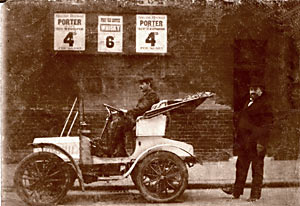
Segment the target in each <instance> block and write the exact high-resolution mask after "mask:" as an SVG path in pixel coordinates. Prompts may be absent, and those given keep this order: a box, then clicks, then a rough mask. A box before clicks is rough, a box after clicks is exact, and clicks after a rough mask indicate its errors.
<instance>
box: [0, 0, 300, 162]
mask: <svg viewBox="0 0 300 206" xmlns="http://www.w3.org/2000/svg"><path fill="white" fill-rule="evenodd" d="M102 3H103V2H102ZM103 4H105V5H102V4H97V5H93V7H90V6H74V5H73V6H69V5H63V4H59V5H58V4H53V2H52V3H49V2H48V3H36V2H35V3H29V1H26V3H20V2H18V3H14V2H10V3H9V4H6V6H7V8H8V10H7V15H6V16H7V19H6V21H5V27H6V35H5V52H6V57H5V62H4V63H5V74H4V79H5V106H4V107H3V109H4V114H5V124H4V136H5V139H6V142H7V143H8V146H6V147H5V148H9V147H10V148H11V149H23V147H25V145H26V143H28V142H31V141H32V140H33V138H34V137H37V136H57V135H59V134H60V131H61V129H62V127H63V123H64V119H65V118H66V116H67V111H68V109H69V108H70V107H71V105H72V103H73V101H74V99H75V97H76V96H78V95H79V94H81V95H82V96H83V98H84V99H85V102H84V106H85V110H86V114H87V117H86V118H87V121H88V123H90V124H91V127H92V128H93V130H94V132H95V134H96V135H97V134H99V133H100V131H101V129H99V128H102V126H103V124H104V119H105V114H104V112H105V111H104V108H103V107H102V103H108V104H111V105H114V106H117V107H121V108H127V109H129V108H132V107H133V106H134V105H135V104H136V101H137V100H138V98H139V96H140V95H141V94H140V91H139V89H138V88H137V84H136V80H137V78H139V77H140V76H143V75H145V76H152V77H153V78H154V79H155V85H156V90H157V92H158V93H159V95H160V97H161V99H174V98H181V97H184V96H186V95H188V94H192V93H194V92H197V91H212V92H215V93H216V94H217V95H216V97H215V99H214V101H213V102H210V105H209V107H208V108H207V109H205V110H196V111H195V112H193V113H191V114H188V115H186V114H184V115H175V116H174V117H173V118H172V119H173V121H172V124H171V126H170V128H169V130H168V136H169V137H170V138H174V139H179V140H183V141H187V142H188V143H191V144H193V145H194V147H195V151H196V154H197V155H200V156H202V158H203V159H205V160H213V161H215V160H224V159H228V157H229V156H230V155H231V151H232V142H233V129H232V111H233V109H232V105H233V103H232V101H233V79H234V76H233V68H234V54H233V44H234V40H236V39H258V40H266V38H267V40H268V45H267V57H266V59H267V60H266V71H267V72H266V77H265V82H266V84H267V85H266V87H267V89H268V90H269V91H271V94H272V95H273V102H272V104H273V106H274V107H275V108H276V112H277V113H276V117H277V119H276V123H275V129H274V132H273V136H274V141H273V142H272V144H271V146H270V148H271V150H270V155H272V156H275V157H276V158H277V159H291V158H295V156H297V155H292V152H288V151H293V153H294V154H297V152H299V151H298V150H299V146H298V145H297V144H296V143H297V142H299V136H300V135H299V130H297V125H298V124H299V118H298V117H299V115H298V114H299V112H298V111H299V108H298V106H297V105H298V104H297V102H298V101H297V98H298V99H299V95H298V93H297V91H298V90H297V89H292V90H291V93H292V94H293V95H294V96H293V98H292V101H293V102H290V100H289V99H291V98H289V96H290V95H289V93H287V92H286V91H288V88H289V85H291V81H290V79H291V78H290V76H291V75H292V74H294V73H295V74H299V73H297V72H294V71H297V68H298V69H299V51H298V50H296V51H294V50H292V49H291V46H290V45H291V43H290V41H289V40H288V38H287V37H286V36H285V35H284V32H282V31H278V30H276V28H277V27H276V25H274V24H275V22H272V21H268V20H269V19H267V17H265V16H264V13H265V11H264V10H259V8H257V9H255V13H254V12H253V11H254V10H253V9H251V7H241V8H230V7H229V8H221V7H218V6H209V5H198V7H197V6H194V7H176V6H174V7H169V8H156V9H153V8H147V7H143V8H136V7H133V6H126V5H125V4H124V5H122V6H121V7H119V6H118V5H117V4H111V5H108V4H107V3H103ZM55 11H59V12H86V14H87V18H89V17H93V18H94V17H95V16H96V15H97V13H112V14H116V15H124V22H125V24H126V25H127V26H128V27H126V28H127V31H125V34H124V45H125V44H126V45H127V46H126V51H129V52H127V53H125V54H117V55H111V54H101V55H100V54H95V53H94V54H93V53H91V47H93V45H92V43H93V42H88V43H87V45H89V48H88V49H87V50H88V51H87V52H86V53H84V52H82V53H76V52H75V53H74V52H73V53H72V52H71V53H57V52H54V51H53V44H52V43H53V39H52V38H53V29H52V26H51V25H52V24H53V15H52V14H53V12H55ZM137 13H161V14H167V15H168V54H167V55H141V54H135V53H134V52H132V51H134V48H133V47H130V46H128V45H135V44H134V43H135V38H134V37H135V28H134V24H131V23H132V22H129V20H130V19H135V18H134V17H135V14H137ZM258 17H259V18H258ZM89 19H90V18H89ZM89 21H90V20H89ZM51 22H52V24H51ZM270 22H271V23H270ZM45 25H50V26H49V27H45ZM90 25H97V22H92V21H90V22H89V26H90ZM130 25H131V26H130ZM16 28H17V29H16ZM88 38H89V37H88ZM94 46H95V45H94ZM291 51H293V52H291ZM291 53H293V54H295V53H296V55H294V56H291V55H290V54H291ZM291 62H293V63H291ZM297 62H298V63H297ZM291 68H293V72H290V69H291ZM295 84H297V82H296V83H293V85H295ZM293 88H295V87H293ZM299 102H300V100H299ZM216 105H217V106H216ZM292 109H293V110H292ZM282 114H287V117H288V118H287V120H283V119H281V118H280V117H282V116H283V115H282ZM296 114H297V115H298V116H297V115H296ZM298 128H299V127H298ZM74 129H75V128H74ZM74 131H75V133H76V129H75V130H74ZM282 145H285V146H282ZM284 151H286V152H284Z"/></svg>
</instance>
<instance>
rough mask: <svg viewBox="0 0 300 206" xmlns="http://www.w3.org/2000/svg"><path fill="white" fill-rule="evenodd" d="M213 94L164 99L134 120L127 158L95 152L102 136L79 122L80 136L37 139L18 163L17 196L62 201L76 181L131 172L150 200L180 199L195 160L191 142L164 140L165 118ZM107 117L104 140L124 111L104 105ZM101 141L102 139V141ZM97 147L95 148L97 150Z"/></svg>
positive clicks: (40, 202) (40, 204)
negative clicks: (96, 136)
mask: <svg viewBox="0 0 300 206" xmlns="http://www.w3.org/2000/svg"><path fill="white" fill-rule="evenodd" d="M213 95H214V94H213V93H211V92H199V93H197V94H194V95H190V96H188V97H186V98H184V99H177V100H162V101H160V102H159V103H157V104H155V105H153V106H152V108H151V110H149V111H147V112H146V113H144V115H142V116H140V117H138V118H137V120H136V128H135V146H134V149H133V152H132V153H131V154H130V155H129V156H127V157H113V156H103V157H101V156H99V155H94V154H93V153H92V150H95V149H97V146H98V145H99V138H94V137H92V136H90V130H88V129H87V128H86V126H85V124H84V123H81V125H80V129H79V132H78V133H79V134H78V136H69V134H70V130H71V129H72V127H73V124H74V122H75V119H76V118H77V114H78V112H77V113H76V115H75V117H74V119H73V122H72V123H71V126H70V129H69V132H68V134H67V135H66V136H63V133H64V130H65V128H66V125H67V122H68V120H69V118H70V115H71V113H72V112H73V109H74V105H75V104H76V101H75V102H74V104H73V106H72V109H71V111H70V113H69V116H68V117H67V120H66V122H65V126H64V128H63V131H62V133H61V135H60V137H40V138H35V139H34V141H33V143H32V144H31V146H32V147H33V152H32V153H31V154H29V155H28V156H26V157H25V158H24V159H23V160H22V161H21V162H20V163H19V164H18V166H17V168H16V171H15V176H14V184H15V188H16V192H17V194H18V196H19V197H20V198H21V199H22V200H23V201H24V202H26V203H27V204H29V205H34V206H45V205H53V204H58V203H59V202H60V201H61V200H62V199H63V198H64V197H65V195H66V194H67V192H68V190H69V189H71V188H72V186H73V185H74V182H75V180H78V184H79V187H80V188H81V190H82V191H84V190H85V187H86V185H87V184H89V183H92V182H97V181H117V180H121V179H124V178H128V177H129V176H131V179H132V181H133V183H134V185H135V186H136V188H137V189H138V190H139V191H140V193H141V195H142V196H143V197H144V198H145V199H146V200H147V201H149V202H157V203H163V202H170V201H172V200H174V199H176V198H177V197H179V196H180V195H181V194H182V193H183V192H184V190H185V189H186V187H187V185H188V170H187V166H189V167H192V166H193V165H194V164H195V163H197V158H196V157H195V156H194V149H193V146H192V145H190V144H187V143H184V142H181V141H175V140H172V139H168V138H165V134H166V127H167V119H168V118H169V115H170V114H172V112H183V113H186V112H189V111H192V110H193V109H195V108H196V107H197V106H198V105H200V104H201V103H203V102H204V101H205V100H206V99H207V98H209V97H212V96H213ZM104 106H105V108H106V109H107V112H108V115H107V118H106V123H105V126H104V128H103V129H102V133H101V137H100V139H101V138H102V139H103V137H104V136H105V135H106V133H107V131H108V129H109V127H108V125H109V123H110V122H111V121H112V117H113V116H114V115H118V113H122V110H121V109H118V108H115V107H113V106H110V105H107V104H104ZM100 142H101V141H100ZM95 147H96V148H95Z"/></svg>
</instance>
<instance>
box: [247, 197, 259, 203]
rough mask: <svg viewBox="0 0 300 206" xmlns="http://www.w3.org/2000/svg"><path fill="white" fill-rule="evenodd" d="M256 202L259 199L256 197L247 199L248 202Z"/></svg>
mask: <svg viewBox="0 0 300 206" xmlns="http://www.w3.org/2000/svg"><path fill="white" fill-rule="evenodd" d="M257 200H259V198H257V197H250V198H249V199H247V201H248V202H256V201H257Z"/></svg>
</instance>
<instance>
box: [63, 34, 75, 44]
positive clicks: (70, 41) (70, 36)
mask: <svg viewBox="0 0 300 206" xmlns="http://www.w3.org/2000/svg"><path fill="white" fill-rule="evenodd" d="M64 43H65V44H69V46H73V44H74V39H73V32H69V33H68V34H67V36H66V37H65V38H64Z"/></svg>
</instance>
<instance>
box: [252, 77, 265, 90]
mask: <svg viewBox="0 0 300 206" xmlns="http://www.w3.org/2000/svg"><path fill="white" fill-rule="evenodd" d="M249 87H261V88H264V87H265V82H264V76H263V75H259V74H256V75H252V76H250V83H249Z"/></svg>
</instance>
